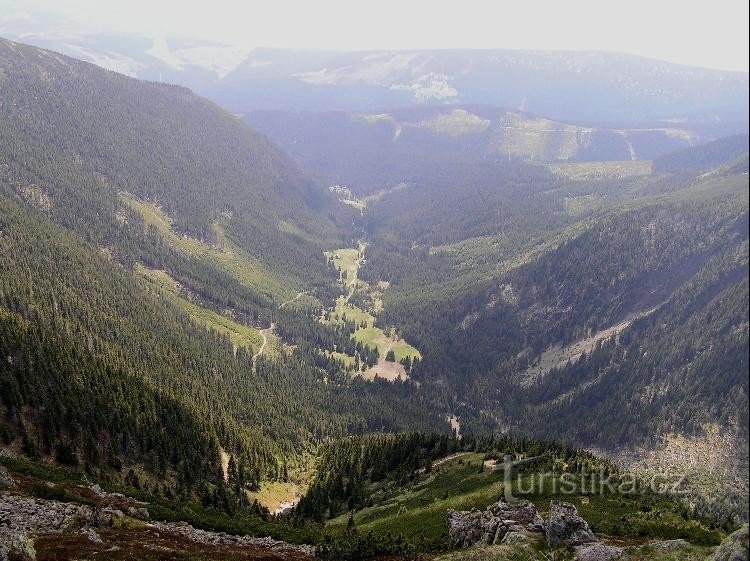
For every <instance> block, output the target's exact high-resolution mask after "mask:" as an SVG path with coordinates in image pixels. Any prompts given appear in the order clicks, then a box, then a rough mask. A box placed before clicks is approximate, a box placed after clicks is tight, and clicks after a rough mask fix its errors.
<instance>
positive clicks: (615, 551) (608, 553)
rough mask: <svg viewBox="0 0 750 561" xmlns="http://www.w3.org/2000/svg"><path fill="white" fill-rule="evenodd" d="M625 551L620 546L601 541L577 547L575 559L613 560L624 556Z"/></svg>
mask: <svg viewBox="0 0 750 561" xmlns="http://www.w3.org/2000/svg"><path fill="white" fill-rule="evenodd" d="M623 551H624V550H623V549H622V548H620V547H615V546H612V545H604V544H603V543H599V542H594V543H587V544H584V545H579V546H578V547H576V548H575V555H574V556H573V561H612V559H617V558H618V557H622V554H623Z"/></svg>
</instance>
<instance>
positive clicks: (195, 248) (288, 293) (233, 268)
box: [120, 193, 295, 301]
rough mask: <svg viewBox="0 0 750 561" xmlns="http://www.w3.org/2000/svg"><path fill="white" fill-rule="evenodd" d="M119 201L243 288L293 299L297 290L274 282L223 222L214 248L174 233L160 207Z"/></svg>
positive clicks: (125, 195) (132, 199)
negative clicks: (244, 286)
mask: <svg viewBox="0 0 750 561" xmlns="http://www.w3.org/2000/svg"><path fill="white" fill-rule="evenodd" d="M120 198H121V200H122V201H123V202H124V203H125V204H127V205H128V206H129V207H130V208H132V209H134V210H136V211H137V212H138V213H139V214H140V215H141V217H142V218H143V220H144V222H146V224H148V225H150V226H154V227H156V228H157V229H158V230H159V233H160V234H161V235H162V236H164V238H165V239H166V240H167V241H168V242H169V243H170V244H172V245H173V246H174V247H176V248H177V249H179V250H180V251H182V252H184V253H186V254H189V255H192V256H193V257H196V258H197V259H200V260H202V261H205V262H208V263H211V264H212V265H214V266H215V267H216V268H218V269H221V270H223V271H225V272H227V273H229V274H230V275H232V276H233V277H234V278H235V279H237V280H238V281H239V282H241V283H242V284H244V285H246V286H249V287H251V288H253V289H254V290H256V291H257V292H258V293H260V294H263V295H265V296H267V297H269V298H271V299H274V300H276V301H283V300H286V299H288V298H292V297H293V296H294V294H295V291H294V289H292V288H291V287H288V286H286V285H285V284H284V283H283V282H282V281H281V280H279V279H277V278H275V277H274V276H273V275H272V274H271V273H270V271H268V269H266V267H265V266H264V265H263V264H262V263H261V262H260V261H259V260H258V259H255V258H254V257H251V256H250V255H249V254H248V253H247V252H246V251H244V250H243V249H242V248H240V247H239V246H237V245H236V244H234V243H233V242H232V240H231V239H230V238H229V237H228V236H227V235H226V233H225V232H224V228H223V225H222V224H221V223H220V222H217V223H215V224H214V226H213V228H212V230H213V233H214V236H215V238H216V241H215V243H213V244H211V243H207V242H205V241H202V240H198V239H196V238H191V237H189V236H186V235H180V234H178V233H177V232H175V231H174V230H173V229H172V220H171V219H170V218H169V216H167V215H166V214H165V213H164V211H162V209H161V208H159V206H158V205H156V204H154V203H149V202H145V201H142V200H140V199H138V198H137V197H135V196H133V195H131V194H129V193H120Z"/></svg>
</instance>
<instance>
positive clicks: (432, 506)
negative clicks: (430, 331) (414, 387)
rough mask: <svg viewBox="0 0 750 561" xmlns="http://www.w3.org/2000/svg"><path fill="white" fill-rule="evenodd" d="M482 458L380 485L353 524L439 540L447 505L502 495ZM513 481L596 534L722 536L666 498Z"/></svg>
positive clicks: (710, 539) (486, 501)
mask: <svg viewBox="0 0 750 561" xmlns="http://www.w3.org/2000/svg"><path fill="white" fill-rule="evenodd" d="M483 461H484V455H483V454H481V453H471V454H467V455H464V456H462V457H460V458H455V459H453V460H451V461H448V462H445V463H444V464H442V465H440V466H438V467H435V468H433V470H432V472H431V473H427V474H424V475H423V476H421V477H419V478H418V479H416V480H415V481H414V482H412V483H410V484H407V485H406V486H404V487H397V486H395V485H392V486H390V487H389V486H388V485H385V486H382V485H381V487H380V488H377V490H376V492H375V493H374V495H373V497H374V504H373V506H371V507H368V508H365V509H363V510H360V511H357V512H355V513H354V514H353V516H354V522H355V524H356V525H357V528H358V529H359V530H360V531H369V530H372V531H375V532H391V533H393V534H394V535H396V534H403V535H404V536H405V537H407V538H412V539H420V538H421V537H425V538H427V539H439V538H440V537H442V536H444V535H445V532H446V526H445V516H446V511H447V510H448V509H449V508H452V509H455V510H470V509H472V508H481V509H484V508H486V507H488V506H489V505H490V504H492V503H494V502H496V501H497V500H499V499H500V498H501V497H502V494H503V493H504V489H505V483H504V475H503V473H501V472H491V471H488V470H485V469H483V467H482V464H483ZM529 477H530V476H524V477H523V478H522V479H521V481H520V484H521V486H522V488H531V485H530V483H529V481H530V480H529ZM518 484H519V482H518V481H516V480H514V482H513V488H514V494H515V496H516V497H522V498H527V499H529V500H531V501H532V502H533V503H535V504H536V506H537V508H538V509H539V511H540V512H541V513H542V515H543V516H544V515H546V511H547V510H548V508H549V503H550V500H552V499H559V500H564V501H567V502H570V503H572V504H574V505H575V506H576V507H577V508H578V510H579V512H580V514H581V516H583V517H584V519H586V520H587V521H588V522H589V524H590V525H591V527H592V529H593V530H594V531H595V532H597V533H599V534H603V535H607V536H620V537H625V538H638V539H643V540H646V539H647V538H649V539H674V538H684V539H687V540H688V541H690V542H691V543H699V544H715V543H718V541H719V540H720V538H721V536H720V534H719V533H718V532H716V531H713V530H709V529H708V528H706V527H704V526H703V525H701V524H700V523H699V522H697V521H695V520H688V519H686V518H684V517H683V516H682V514H681V512H682V509H681V508H680V507H679V505H678V503H677V502H676V501H675V500H673V499H671V498H669V497H666V496H661V495H653V494H647V495H646V494H632V495H623V494H618V495H614V494H602V495H598V494H588V495H585V496H584V495H575V494H563V493H562V492H560V491H559V490H558V491H557V492H555V491H554V490H553V489H552V486H551V485H547V486H544V488H543V489H536V490H535V492H534V493H533V494H527V493H519V492H518V488H519V486H518ZM348 519H349V514H348V513H347V514H344V515H342V516H339V517H338V518H334V519H332V520H330V521H329V522H328V527H329V528H330V529H331V530H334V531H337V530H343V529H344V528H345V527H346V524H347V521H348Z"/></svg>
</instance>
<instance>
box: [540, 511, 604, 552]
mask: <svg viewBox="0 0 750 561" xmlns="http://www.w3.org/2000/svg"><path fill="white" fill-rule="evenodd" d="M545 531H546V534H547V545H548V546H549V547H558V546H561V545H565V546H569V547H574V546H577V545H583V544H587V543H593V542H596V541H598V540H597V539H596V536H594V532H592V531H591V528H589V525H588V522H586V521H585V520H584V519H583V518H581V516H580V515H579V514H578V510H577V509H576V507H574V506H573V505H572V504H570V503H565V502H562V501H552V502H551V503H550V508H549V515H548V517H547V524H546V527H545Z"/></svg>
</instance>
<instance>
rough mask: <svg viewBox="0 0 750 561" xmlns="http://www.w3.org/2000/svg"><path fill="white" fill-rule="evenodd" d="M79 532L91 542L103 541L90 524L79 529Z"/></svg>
mask: <svg viewBox="0 0 750 561" xmlns="http://www.w3.org/2000/svg"><path fill="white" fill-rule="evenodd" d="M79 533H80V534H81V535H82V536H83V537H84V538H86V539H87V540H89V541H90V542H91V543H102V539H101V538H100V537H99V534H97V533H96V531H95V530H94V529H93V528H89V527H88V526H86V527H84V528H81V529H80V530H79Z"/></svg>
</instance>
